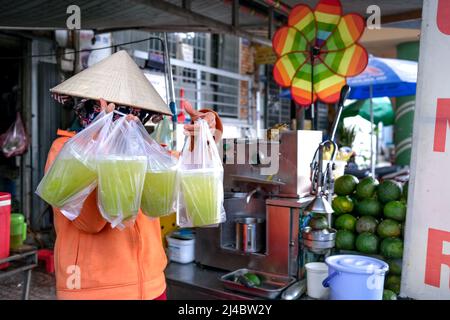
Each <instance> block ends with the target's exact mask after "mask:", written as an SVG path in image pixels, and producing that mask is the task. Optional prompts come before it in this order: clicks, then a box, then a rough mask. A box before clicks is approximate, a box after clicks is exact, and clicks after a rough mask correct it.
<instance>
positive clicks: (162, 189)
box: [137, 122, 178, 218]
mask: <svg viewBox="0 0 450 320" xmlns="http://www.w3.org/2000/svg"><path fill="white" fill-rule="evenodd" d="M137 125H138V127H139V129H140V131H141V133H142V136H143V138H144V140H145V150H146V156H147V172H146V173H145V182H144V189H143V191H142V199H141V209H142V212H143V213H144V214H145V215H146V216H148V217H152V218H159V217H162V216H165V215H168V214H171V213H173V212H175V211H176V207H175V203H176V202H175V201H176V174H177V164H178V159H177V158H175V157H174V156H172V155H171V154H170V152H169V151H167V150H166V149H164V148H163V147H162V146H161V145H160V144H159V143H157V142H156V141H155V140H153V138H152V137H151V136H150V135H149V134H148V132H147V130H146V129H145V127H144V126H143V125H142V124H141V123H140V122H139V123H138V124H137Z"/></svg>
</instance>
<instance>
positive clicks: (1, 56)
mask: <svg viewBox="0 0 450 320" xmlns="http://www.w3.org/2000/svg"><path fill="white" fill-rule="evenodd" d="M22 55H23V47H22V44H21V41H20V39H19V38H15V37H9V36H3V35H0V70H1V72H0V134H2V133H4V132H6V131H7V130H8V128H9V127H10V126H11V125H12V124H13V123H14V121H15V120H16V113H17V112H19V113H21V114H22V113H23V106H22V86H21V83H22V81H21V80H22V79H21V72H22V60H21V59H10V58H9V57H20V56H22ZM7 57H8V58H7ZM21 167H22V166H21V156H16V157H10V158H7V157H5V156H4V155H3V152H0V191H4V192H9V193H11V198H12V208H11V209H12V212H22V209H23V207H22V205H21V202H22V201H21V199H22V187H21V185H22V183H21V176H22V172H21Z"/></svg>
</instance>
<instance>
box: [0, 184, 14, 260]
mask: <svg viewBox="0 0 450 320" xmlns="http://www.w3.org/2000/svg"><path fill="white" fill-rule="evenodd" d="M10 220H11V194H9V193H7V192H0V259H4V258H7V257H9V233H10V223H11V222H10ZM8 265H9V263H4V264H2V265H0V269H3V268H6V267H7V266H8Z"/></svg>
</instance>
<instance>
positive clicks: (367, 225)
mask: <svg viewBox="0 0 450 320" xmlns="http://www.w3.org/2000/svg"><path fill="white" fill-rule="evenodd" d="M377 225H378V221H377V219H375V218H374V217H372V216H362V217H361V218H359V219H358V221H357V222H356V232H358V233H363V232H370V233H375V232H376V231H377Z"/></svg>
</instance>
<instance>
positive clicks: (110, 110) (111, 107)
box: [105, 103, 116, 113]
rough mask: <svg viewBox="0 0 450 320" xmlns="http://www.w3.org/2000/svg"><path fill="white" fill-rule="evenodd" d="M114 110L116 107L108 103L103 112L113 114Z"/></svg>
mask: <svg viewBox="0 0 450 320" xmlns="http://www.w3.org/2000/svg"><path fill="white" fill-rule="evenodd" d="M115 108H116V105H115V104H114V103H110V104H108V105H107V106H106V108H105V111H106V113H110V112H113V111H114V109H115Z"/></svg>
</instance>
